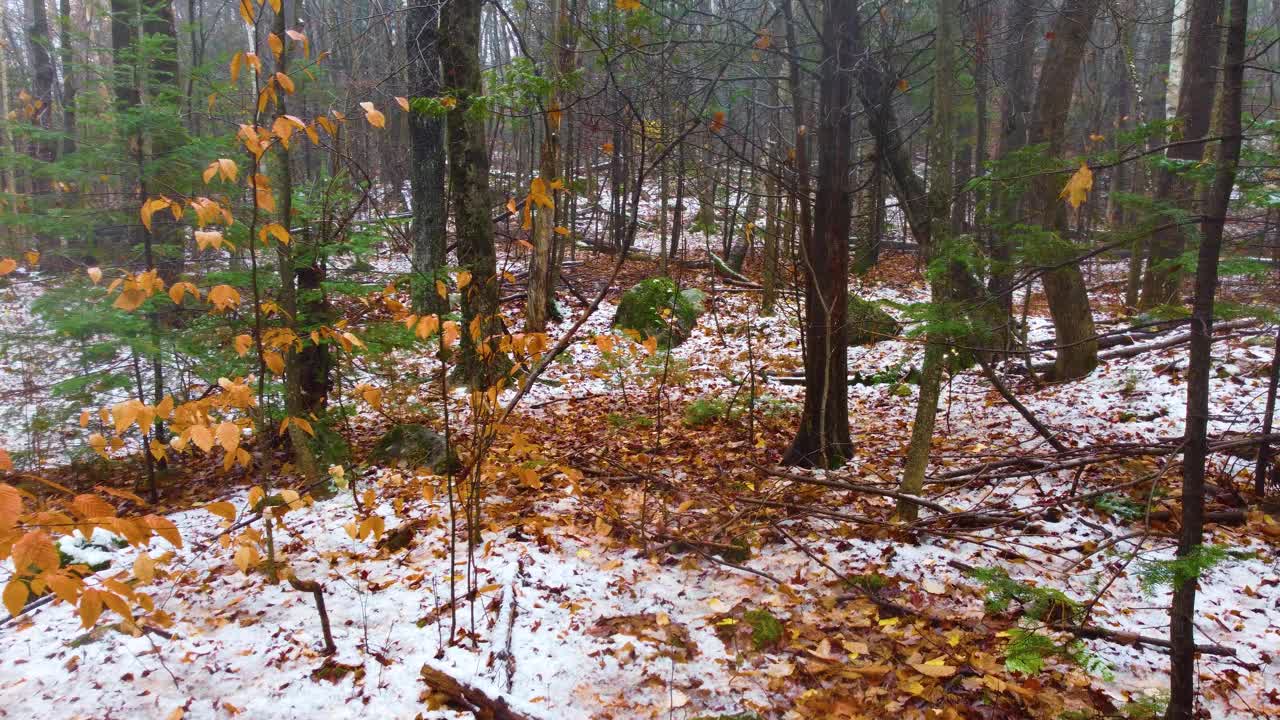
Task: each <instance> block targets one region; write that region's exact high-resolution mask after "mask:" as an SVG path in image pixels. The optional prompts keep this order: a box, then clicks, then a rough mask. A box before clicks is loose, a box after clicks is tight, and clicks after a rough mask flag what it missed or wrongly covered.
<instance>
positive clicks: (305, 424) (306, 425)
mask: <svg viewBox="0 0 1280 720" xmlns="http://www.w3.org/2000/svg"><path fill="white" fill-rule="evenodd" d="M287 419H288V420H289V421H291V422H292V423H293V424H294V425H297V426H298V427H299V428H301V429H302V432H304V433H306V434H308V435H310V436H311V437H315V436H316V431H315V428H313V427H311V422H310V421H308V420H307V419H306V418H300V417H295V418H287Z"/></svg>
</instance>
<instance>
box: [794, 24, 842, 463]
mask: <svg viewBox="0 0 1280 720" xmlns="http://www.w3.org/2000/svg"><path fill="white" fill-rule="evenodd" d="M857 12H858V9H857V2H856V0H828V2H827V4H826V8H825V12H824V13H823V24H822V27H823V33H822V36H823V37H822V39H823V42H822V47H823V58H822V64H821V67H822V74H821V80H820V83H821V85H820V91H821V94H820V107H819V110H818V117H819V121H818V145H819V146H820V147H822V149H823V152H822V155H821V156H819V158H818V194H817V200H816V202H815V204H814V216H815V225H814V230H813V233H812V234H811V235H810V236H809V238H808V239H807V242H805V243H804V244H803V245H802V252H801V271H802V272H803V274H804V276H805V337H806V341H805V348H806V353H805V363H804V365H805V397H804V410H803V413H802V414H801V416H800V428H799V431H798V432H797V433H796V437H795V439H794V440H793V441H792V443H791V447H789V448H788V449H787V452H786V454H785V456H784V457H783V462H785V463H786V464H788V465H803V466H817V467H835V466H839V465H842V464H844V462H845V460H847V459H848V458H849V457H850V456H851V455H852V454H853V442H852V440H851V439H850V437H849V396H848V390H847V382H848V380H847V377H848V363H849V360H848V351H847V341H846V337H847V335H846V330H847V328H846V327H845V322H846V315H847V313H848V303H849V245H848V241H849V216H850V210H851V208H850V197H849V187H848V182H849V181H848V177H849V161H850V149H851V148H850V146H851V145H852V124H853V122H852V112H851V107H850V105H851V104H852V102H853V82H852V76H851V68H852V67H853V66H854V56H855V39H854V38H855V33H854V32H853V31H854V30H856V29H857V27H858V23H857V19H856V16H857ZM788 21H790V17H788ZM788 35H789V36H790V35H791V33H790V31H789V32H788ZM788 39H789V40H790V39H791V38H790V37H789V38H788ZM792 47H794V45H792ZM794 72H795V71H794V69H793V73H794ZM799 155H800V153H798V152H797V156H799ZM797 162H799V157H797Z"/></svg>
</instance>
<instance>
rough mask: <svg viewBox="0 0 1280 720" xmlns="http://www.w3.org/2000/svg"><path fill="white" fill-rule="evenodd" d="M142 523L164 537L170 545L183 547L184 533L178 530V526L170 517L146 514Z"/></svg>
mask: <svg viewBox="0 0 1280 720" xmlns="http://www.w3.org/2000/svg"><path fill="white" fill-rule="evenodd" d="M142 523H143V524H144V525H146V526H147V527H148V528H150V529H151V530H152V531H153V532H154V533H155V534H156V535H159V536H160V537H162V538H164V540H165V541H166V542H168V543H169V544H170V545H172V546H174V547H176V548H180V547H182V534H181V533H179V532H178V526H177V525H174V524H173V521H172V520H170V519H169V518H167V517H161V516H159V515H146V516H144V517H143V518H142Z"/></svg>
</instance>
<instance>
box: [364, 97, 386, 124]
mask: <svg viewBox="0 0 1280 720" xmlns="http://www.w3.org/2000/svg"><path fill="white" fill-rule="evenodd" d="M360 107H362V108H364V118H365V119H366V120H368V121H369V124H370V125H372V126H374V127H376V128H384V127H386V126H387V118H386V116H385V115H383V114H382V113H381V112H379V111H378V109H377V108H376V107H374V105H373V103H371V102H362V103H360Z"/></svg>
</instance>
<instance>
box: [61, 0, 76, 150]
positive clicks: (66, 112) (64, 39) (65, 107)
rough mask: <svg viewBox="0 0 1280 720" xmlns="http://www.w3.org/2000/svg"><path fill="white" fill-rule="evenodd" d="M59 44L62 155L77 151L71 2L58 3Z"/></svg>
mask: <svg viewBox="0 0 1280 720" xmlns="http://www.w3.org/2000/svg"><path fill="white" fill-rule="evenodd" d="M58 38H59V40H58V44H59V45H61V46H62V47H61V48H60V53H59V54H60V61H61V62H62V132H63V133H64V137H63V138H62V154H63V155H64V156H66V155H70V154H71V153H73V152H75V151H76V80H75V72H74V70H75V67H74V66H75V56H74V54H73V53H72V51H71V0H60V1H59V3H58Z"/></svg>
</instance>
